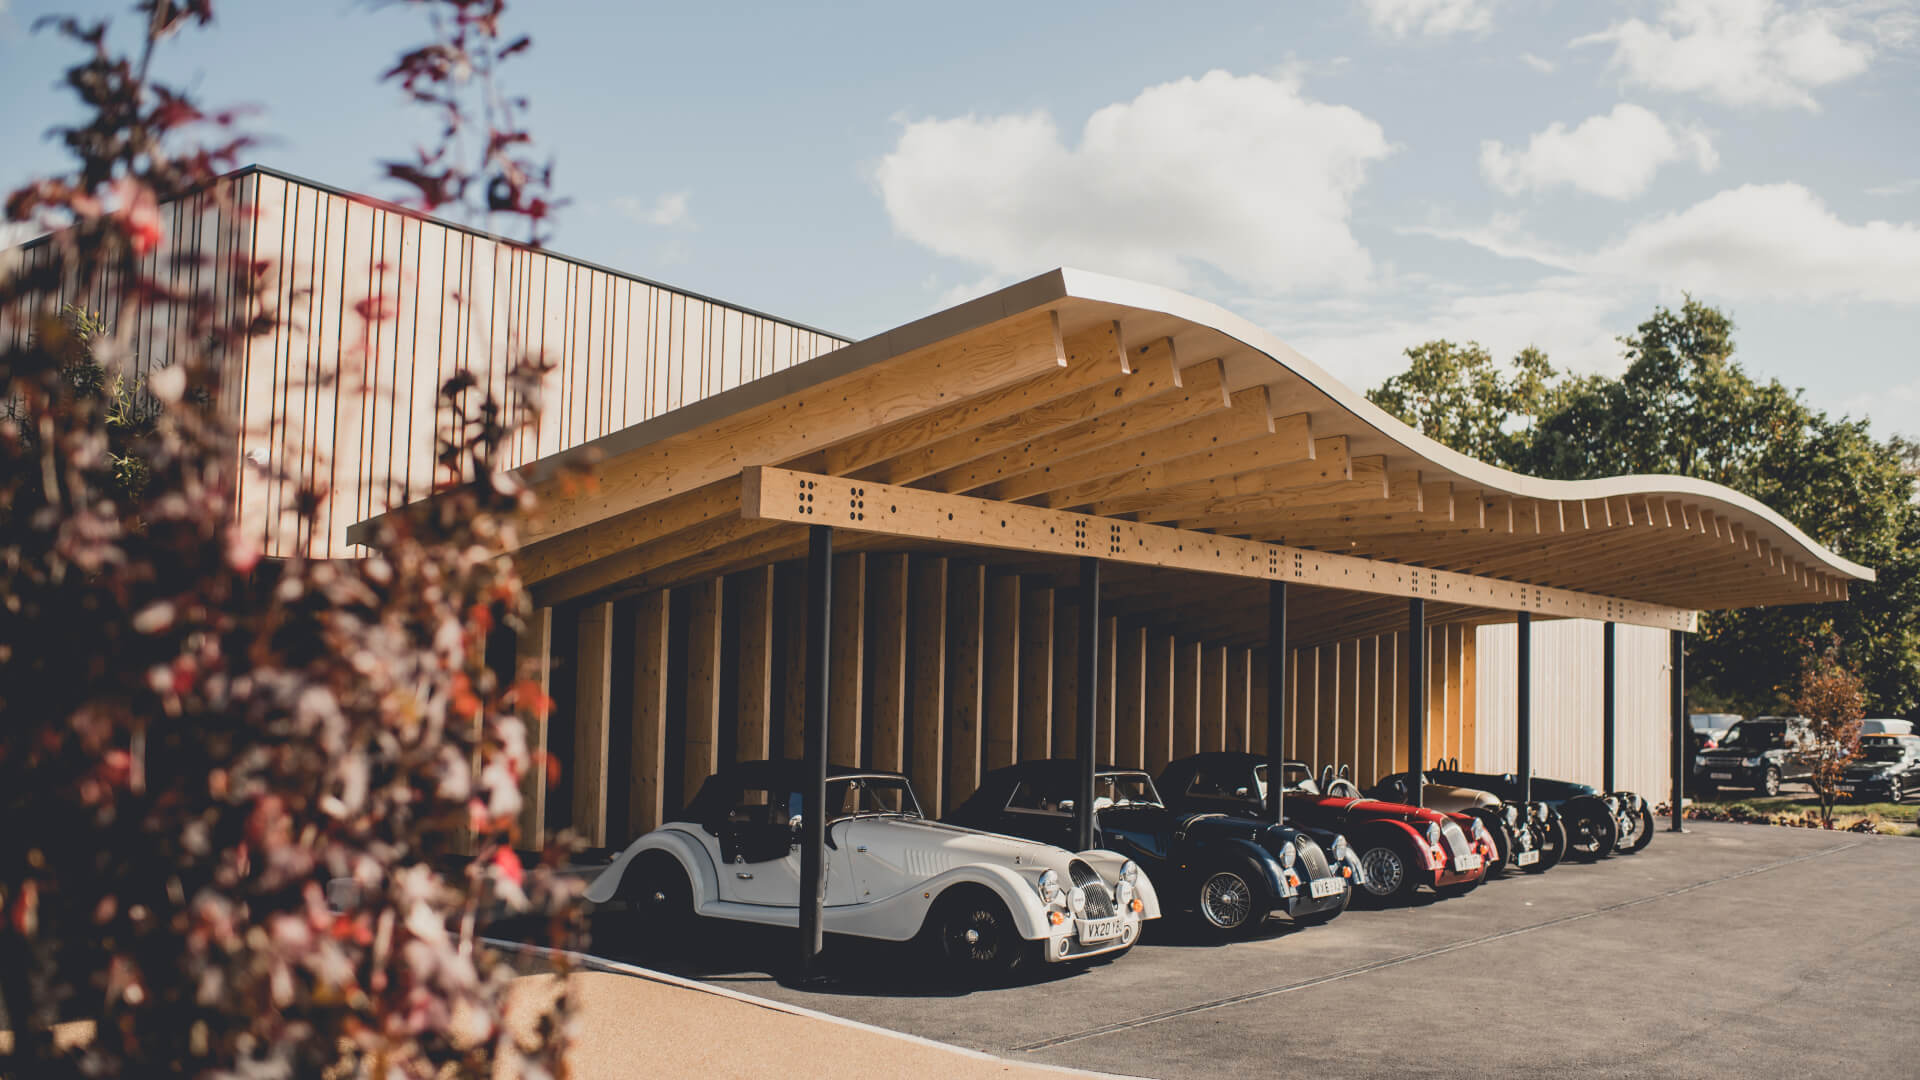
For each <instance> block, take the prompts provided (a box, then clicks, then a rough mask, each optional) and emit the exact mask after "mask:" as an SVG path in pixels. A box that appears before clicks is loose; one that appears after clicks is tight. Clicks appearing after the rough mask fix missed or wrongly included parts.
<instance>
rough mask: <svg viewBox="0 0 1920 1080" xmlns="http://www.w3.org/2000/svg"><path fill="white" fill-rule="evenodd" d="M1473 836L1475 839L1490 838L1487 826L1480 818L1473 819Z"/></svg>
mask: <svg viewBox="0 0 1920 1080" xmlns="http://www.w3.org/2000/svg"><path fill="white" fill-rule="evenodd" d="M1473 838H1474V839H1475V840H1485V839H1487V838H1488V837H1487V827H1486V825H1485V824H1483V823H1482V822H1481V820H1480V819H1479V818H1474V819H1473Z"/></svg>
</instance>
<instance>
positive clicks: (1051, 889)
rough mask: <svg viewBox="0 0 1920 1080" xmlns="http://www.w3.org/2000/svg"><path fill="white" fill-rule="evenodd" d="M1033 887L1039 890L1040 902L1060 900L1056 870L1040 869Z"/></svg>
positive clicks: (1053, 902)
mask: <svg viewBox="0 0 1920 1080" xmlns="http://www.w3.org/2000/svg"><path fill="white" fill-rule="evenodd" d="M1033 887H1034V888H1036V889H1038V890H1040V902H1041V903H1043V904H1049V905H1051V904H1057V903H1059V902H1060V896H1061V894H1060V875H1059V873H1058V872H1057V871H1053V870H1042V871H1041V872H1040V880H1039V881H1036V882H1034V886H1033Z"/></svg>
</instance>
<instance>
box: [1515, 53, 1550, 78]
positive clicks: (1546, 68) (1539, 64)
mask: <svg viewBox="0 0 1920 1080" xmlns="http://www.w3.org/2000/svg"><path fill="white" fill-rule="evenodd" d="M1520 61H1521V63H1524V64H1526V65H1527V66H1528V67H1530V68H1532V69H1533V70H1535V71H1537V72H1539V73H1540V74H1542V75H1551V74H1553V69H1554V63H1553V61H1551V60H1549V59H1547V58H1546V57H1544V56H1535V55H1533V54H1532V53H1521V54H1520Z"/></svg>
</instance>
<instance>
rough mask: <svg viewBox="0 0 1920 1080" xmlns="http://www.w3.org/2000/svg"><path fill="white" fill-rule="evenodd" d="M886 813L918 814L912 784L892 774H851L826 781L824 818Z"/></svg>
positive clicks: (902, 815)
mask: <svg viewBox="0 0 1920 1080" xmlns="http://www.w3.org/2000/svg"><path fill="white" fill-rule="evenodd" d="M871 814H888V815H895V816H899V817H914V818H917V817H920V816H921V814H920V804H919V803H918V802H917V801H915V800H914V797H913V787H912V785H910V784H908V783H907V782H906V781H905V780H904V779H901V778H899V777H894V776H853V777H848V778H846V779H844V780H830V781H828V782H827V820H828V821H839V820H840V819H842V818H850V817H862V816H866V815H871Z"/></svg>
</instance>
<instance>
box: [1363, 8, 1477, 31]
mask: <svg viewBox="0 0 1920 1080" xmlns="http://www.w3.org/2000/svg"><path fill="white" fill-rule="evenodd" d="M1365 3H1366V8H1367V21H1368V22H1371V23H1372V24H1373V27H1374V29H1376V30H1384V31H1386V32H1387V33H1389V34H1392V35H1393V36H1395V37H1408V36H1410V35H1413V34H1424V35H1426V36H1428V37H1444V36H1446V35H1448V34H1458V33H1463V32H1478V31H1482V30H1485V29H1486V28H1487V27H1488V26H1489V25H1491V24H1492V21H1493V0H1365Z"/></svg>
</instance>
